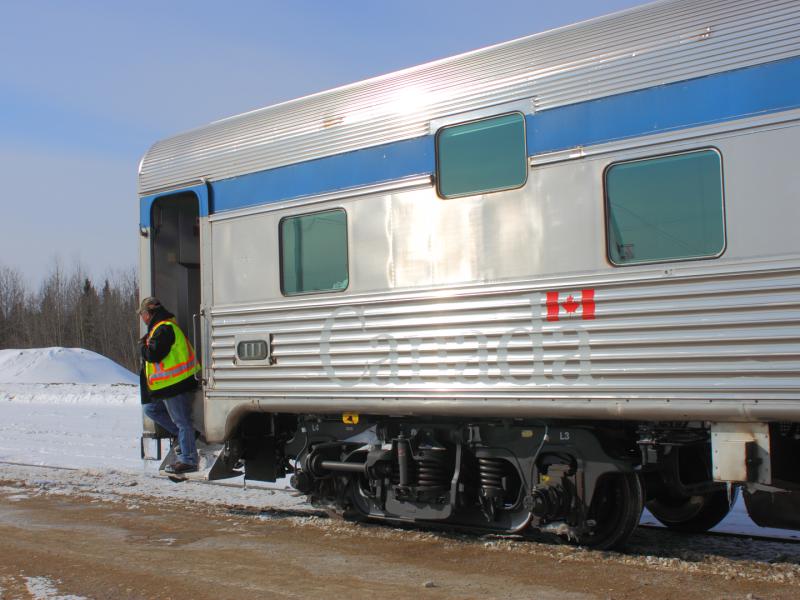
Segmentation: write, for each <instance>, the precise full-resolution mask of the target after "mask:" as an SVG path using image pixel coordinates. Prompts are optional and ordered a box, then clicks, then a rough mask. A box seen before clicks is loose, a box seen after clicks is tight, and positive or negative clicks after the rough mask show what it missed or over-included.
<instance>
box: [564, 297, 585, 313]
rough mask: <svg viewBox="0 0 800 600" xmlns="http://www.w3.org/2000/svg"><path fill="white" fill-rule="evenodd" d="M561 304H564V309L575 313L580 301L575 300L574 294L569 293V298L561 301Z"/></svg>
mask: <svg viewBox="0 0 800 600" xmlns="http://www.w3.org/2000/svg"><path fill="white" fill-rule="evenodd" d="M561 306H563V307H564V310H565V311H567V312H568V313H574V312H575V311H576V310H578V307H579V306H580V303H579V302H575V298H573V297H572V295H569V296H567V300H566V301H565V302H562V303H561Z"/></svg>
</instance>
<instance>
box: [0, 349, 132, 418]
mask: <svg viewBox="0 0 800 600" xmlns="http://www.w3.org/2000/svg"><path fill="white" fill-rule="evenodd" d="M138 385H139V378H138V377H137V376H136V375H134V374H133V373H131V372H130V371H128V370H127V369H125V368H123V367H121V366H120V365H118V364H117V363H115V362H113V361H111V360H109V359H107V358H105V357H104V356H101V355H99V354H96V353H95V352H91V351H89V350H83V349H80V348H36V349H28V350H0V402H2V401H4V400H8V401H13V402H14V403H15V404H30V403H37V404H93V405H102V406H108V405H123V404H124V405H136V406H138V404H139V388H138Z"/></svg>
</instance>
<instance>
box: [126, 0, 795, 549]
mask: <svg viewBox="0 0 800 600" xmlns="http://www.w3.org/2000/svg"><path fill="white" fill-rule="evenodd" d="M799 142H800V3H798V2H797V1H796V0H664V1H660V2H655V3H653V4H649V5H646V6H642V7H639V8H634V9H631V10H628V11H625V12H621V13H617V14H613V15H610V16H607V17H602V18H598V19H594V20H591V21H587V22H584V23H579V24H577V25H574V26H570V27H565V28H561V29H558V30H555V31H550V32H545V33H541V34H537V35H533V36H530V37H526V38H523V39H519V40H515V41H511V42H508V43H504V44H500V45H497V46H493V47H489V48H485V49H481V50H477V51H474V52H469V53H467V54H462V55H459V56H455V57H452V58H448V59H444V60H439V61H436V62H433V63H430V64H425V65H422V66H419V67H415V68H411V69H406V70H403V71H399V72H397V73H391V74H388V75H385V76H382V77H377V78H374V79H370V80H367V81H363V82H359V83H354V84H352V85H347V86H344V87H341V88H338V89H334V90H331V91H326V92H321V93H318V94H314V95H311V96H308V97H304V98H300V99H298V100H294V101H290V102H285V103H282V104H278V105H275V106H271V107H267V108H264V109H262V110H256V111H253V112H249V113H246V114H243V115H239V116H236V117H232V118H229V119H225V120H222V121H218V122H215V123H212V124H211V125H209V126H207V127H203V128H201V129H197V130H195V131H190V132H188V133H184V134H181V135H178V136H175V137H173V138H170V139H167V140H164V141H161V142H158V143H157V144H155V145H154V146H153V147H152V148H151V149H150V150H149V151H148V152H147V154H146V155H145V157H144V158H143V159H142V162H141V165H140V169H139V193H140V203H141V229H140V233H141V287H142V295H143V296H149V295H156V296H158V297H159V298H161V299H162V301H163V302H164V303H165V304H166V305H167V306H168V307H170V309H171V310H173V311H175V312H176V314H177V317H178V320H179V322H180V324H181V325H182V326H183V328H184V330H185V331H187V332H188V334H189V336H190V337H194V340H195V345H196V346H197V347H198V352H199V355H200V356H201V357H202V364H203V369H202V388H201V389H202V391H201V393H200V394H198V399H197V403H196V412H195V420H196V425H197V427H198V429H199V430H200V431H201V432H202V433H203V434H204V435H205V438H206V439H207V440H208V441H210V442H224V444H225V446H224V451H223V452H222V453H221V455H220V457H219V459H218V461H217V463H216V464H215V465H214V467H213V468H212V470H211V472H210V477H212V478H218V477H225V476H230V475H233V474H235V473H236V472H237V471H236V468H237V467H239V466H241V465H243V468H244V470H245V473H246V476H247V477H248V478H251V479H258V480H267V481H270V480H274V479H276V478H278V477H282V476H285V475H291V476H292V478H291V481H292V484H293V485H294V486H295V487H296V488H297V489H298V490H300V491H302V492H304V493H306V494H308V495H309V496H311V497H313V498H316V499H317V500H319V501H320V502H328V503H330V504H331V505H335V506H337V507H338V508H339V509H341V510H342V511H345V512H346V513H347V514H351V515H354V516H357V517H362V518H369V519H383V520H388V521H395V522H397V521H406V522H409V521H411V522H419V523H425V524H427V525H431V524H436V525H439V526H442V527H458V528H466V529H473V530H476V531H497V532H518V533H527V532H545V534H557V535H562V536H566V537H568V538H570V539H571V540H573V541H577V542H578V543H580V544H585V545H589V546H595V547H612V546H616V545H619V544H621V543H623V542H624V541H625V539H626V538H627V537H628V535H629V534H630V533H631V531H632V530H633V528H634V527H635V526H636V524H637V523H638V520H639V517H640V514H641V512H642V507H643V506H645V505H646V506H647V507H648V508H649V509H650V510H651V511H652V513H653V514H654V515H655V516H656V517H657V518H658V519H659V520H661V521H662V522H664V523H665V524H666V525H668V526H670V527H674V528H677V529H680V530H686V531H700V530H705V529H708V528H710V527H712V526H714V525H715V524H716V523H718V522H719V521H720V520H721V519H722V518H723V517H724V516H725V515H726V514H727V512H728V511H729V509H730V506H731V502H732V501H733V499H734V498H735V496H736V493H737V491H738V490H742V492H743V493H744V496H745V500H746V503H747V507H748V510H749V512H750V515H751V516H752V517H753V519H754V520H755V521H756V522H757V523H759V524H762V525H767V526H779V527H788V528H800V469H798V467H797V463H796V462H795V461H796V460H798V458H800V238H799V237H798V235H797V230H798V226H799V225H800V192H798V190H799V189H800V175H798V173H799V169H798V165H797V158H796V156H795V150H796V148H797V147H798V143H799Z"/></svg>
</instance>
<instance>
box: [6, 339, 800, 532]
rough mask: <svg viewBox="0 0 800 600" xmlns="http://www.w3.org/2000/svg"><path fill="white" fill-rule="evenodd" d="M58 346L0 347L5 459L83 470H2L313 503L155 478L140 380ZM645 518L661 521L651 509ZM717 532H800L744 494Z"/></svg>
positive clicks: (207, 496)
mask: <svg viewBox="0 0 800 600" xmlns="http://www.w3.org/2000/svg"><path fill="white" fill-rule="evenodd" d="M60 350H65V349H59V348H46V349H43V350H39V351H36V350H26V351H18V350H13V351H12V350H5V351H0V461H3V462H5V463H9V462H10V463H26V464H28V465H48V466H58V467H68V468H73V469H78V470H80V472H78V473H76V472H54V471H46V472H45V471H44V470H41V469H39V470H37V469H35V468H32V467H24V466H20V465H17V466H11V465H8V464H5V465H3V464H0V475H2V474H3V473H6V474H8V475H10V476H11V475H12V474H13V477H14V478H18V479H26V480H28V481H34V482H44V483H42V485H43V486H45V487H48V488H54V487H55V488H58V487H59V486H61V487H62V488H63V489H64V490H66V492H65V493H68V492H69V490H77V491H80V490H81V489H83V487H84V485H83V484H81V483H79V482H80V481H82V480H83V481H86V482H88V483H87V485H89V486H90V487H91V489H92V490H94V493H100V491H101V490H105V491H103V492H102V493H108V494H112V493H113V494H120V493H135V494H139V495H152V496H164V497H175V498H183V499H193V500H197V501H204V502H225V503H233V504H241V505H248V506H263V502H264V500H265V494H269V495H270V499H269V504H270V506H273V507H274V506H276V502H277V503H278V505H280V506H282V507H284V506H285V507H291V508H293V509H310V507H308V506H307V505H305V504H304V503H303V502H302V500H301V499H299V498H295V497H292V496H290V495H288V494H286V493H283V492H280V493H279V492H274V491H272V490H270V489H269V488H284V487H285V486H286V484H285V481H281V482H278V483H277V484H273V485H268V484H255V485H253V484H252V483H251V484H248V486H247V489H245V486H244V482H243V481H242V478H237V479H232V480H228V482H230V483H231V484H232V485H233V487H220V486H214V485H208V484H203V483H200V482H187V483H183V484H177V485H176V484H172V483H171V482H169V481H167V480H165V479H163V478H158V477H157V467H158V463H155V462H152V461H144V462H143V461H142V460H141V459H140V449H139V438H140V435H141V429H142V411H141V405H140V403H139V389H138V386H136V385H130V384H128V385H119V384H117V385H114V384H110V383H109V380H113V379H114V378H115V377H121V375H118V373H119V369H122V367H119V365H117V364H115V363H113V362H111V361H109V360H108V359H105V358H103V357H100V358H101V359H102V361H98V360H97V359H96V358H95V357H97V356H98V355H96V354H94V353H88V352H87V353H86V354H82V353H83V352H85V351H79V350H75V351H66V352H60ZM19 352H24V353H25V356H24V358H21V357H19V354H18V353H19ZM9 353H11V354H9ZM15 353H17V354H16V355H14V354H15ZM37 354H40V355H41V356H38V355H37ZM81 356H83V357H85V358H86V360H87V363H88V365H87V366H85V367H83V368H81V367H80V366H79V365H78V366H76V361H77V357H81ZM103 361H105V364H104V363H103ZM24 365H29V368H28V369H27V371H25V370H24V369H22V368H21V367H22V366H24ZM44 365H50V366H51V367H52V368H53V371H52V372H53V373H60V374H62V375H61V376H62V377H63V376H65V375H63V374H69V373H70V372H73V373H76V374H80V375H79V376H80V377H83V378H84V379H82V383H79V384H65V383H60V384H57V383H52V382H45V381H35V379H37V378H40V379H42V380H44V379H46V378H48V377H51V374H49V373H50V372H49V371H44V370H41V371H40V369H45V367H44ZM70 369H72V371H70ZM122 370H123V371H124V369H122ZM9 373H20V377H23V378H27V379H28V380H27V382H25V383H21V382H16V383H4V381H6V380H7V379H10V375H9ZM36 373H39V374H40V375H39V376H37V375H35V374H36ZM125 373H129V372H127V371H125ZM123 375H124V373H123ZM129 375H131V376H132V377H133V378H134V379H137V378H136V377H135V376H133V375H132V374H130V373H129ZM76 378H78V377H77V376H76ZM93 378H94V380H93ZM86 379H89V380H90V381H86ZM128 381H130V379H129V380H128ZM12 472H13V473H12ZM126 490H127V491H126ZM642 523H645V524H658V522H657V521H656V520H655V519H654V518H653V517H652V515H650V514H649V513H648V512H647V511H645V514H644V515H643V517H642ZM714 531H726V532H736V533H745V534H750V535H769V536H772V535H774V536H780V537H785V538H792V539H800V532H796V531H785V530H776V529H765V528H761V527H758V526H757V525H755V524H754V523H753V522H752V521H751V520H750V518H749V517H748V515H747V512H746V510H745V507H744V502H743V501H742V500H741V498H740V499H739V501H738V502H737V504H736V506H735V507H734V509H733V510H732V511H731V513H730V514H729V515H728V517H727V518H726V519H725V520H724V521H723V522H722V523H720V525H718V526H717V527H716V528H715V529H714Z"/></svg>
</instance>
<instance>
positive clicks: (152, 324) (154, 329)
mask: <svg viewBox="0 0 800 600" xmlns="http://www.w3.org/2000/svg"><path fill="white" fill-rule="evenodd" d="M139 316H140V317H141V319H142V321H143V322H144V324H145V325H146V326H147V334H146V335H145V336H144V337H143V338H142V340H141V341H142V360H143V363H144V373H143V377H142V379H143V380H144V381H143V382H142V385H143V386H145V385H146V389H144V387H143V389H142V403H143V404H144V412H145V414H146V415H147V416H148V417H150V418H151V419H153V421H155V422H156V423H158V424H159V425H161V427H163V428H164V429H166V430H167V431H168V432H169V433H170V434H171V435H173V436H176V437H177V438H178V447H179V448H180V457H179V458H178V460H177V461H176V462H175V463H174V464H171V465H168V466H167V467H166V468H165V469H164V470H165V471H167V472H168V473H175V474H180V473H191V472H193V471H197V447H196V445H195V434H194V426H193V425H192V392H193V391H194V390H195V389H196V388H197V381H196V380H195V378H194V374H195V373H197V372H198V371H199V370H200V365H199V363H198V362H197V358H196V357H195V353H194V348H192V345H191V344H190V343H189V340H187V339H186V336H185V335H184V334H183V332H182V331H181V328H180V327H178V324H177V322H176V321H175V315H173V314H172V313H171V312H169V311H168V310H167V309H165V308H164V307H163V306H162V305H161V302H160V301H159V300H158V299H157V298H153V297H150V298H145V299H144V300H142V304H141V306H140V307H139Z"/></svg>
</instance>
